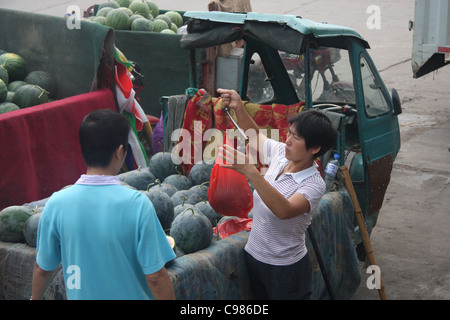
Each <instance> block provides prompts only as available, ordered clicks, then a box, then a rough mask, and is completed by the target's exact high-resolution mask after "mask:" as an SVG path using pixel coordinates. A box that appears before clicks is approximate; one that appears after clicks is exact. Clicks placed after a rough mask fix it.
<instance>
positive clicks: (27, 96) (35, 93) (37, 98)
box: [12, 84, 48, 108]
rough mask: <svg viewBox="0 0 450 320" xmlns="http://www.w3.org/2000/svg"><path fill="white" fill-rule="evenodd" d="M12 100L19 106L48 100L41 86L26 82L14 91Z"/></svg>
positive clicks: (33, 104)
mask: <svg viewBox="0 0 450 320" xmlns="http://www.w3.org/2000/svg"><path fill="white" fill-rule="evenodd" d="M12 102H13V103H14V104H16V105H18V106H19V108H28V107H32V106H36V105H38V104H41V103H46V102H48V95H47V93H46V91H45V90H44V89H42V88H41V87H39V86H36V85H32V84H26V85H24V86H22V87H20V88H19V89H18V90H17V91H16V93H15V94H14V97H13V100H12Z"/></svg>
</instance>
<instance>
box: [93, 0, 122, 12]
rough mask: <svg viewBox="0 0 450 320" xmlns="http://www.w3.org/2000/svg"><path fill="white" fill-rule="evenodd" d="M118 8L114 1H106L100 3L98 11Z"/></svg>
mask: <svg viewBox="0 0 450 320" xmlns="http://www.w3.org/2000/svg"><path fill="white" fill-rule="evenodd" d="M119 7H120V6H119V4H118V3H117V2H116V1H108V2H103V3H100V5H99V6H98V10H101V9H103V8H113V9H118V8H119Z"/></svg>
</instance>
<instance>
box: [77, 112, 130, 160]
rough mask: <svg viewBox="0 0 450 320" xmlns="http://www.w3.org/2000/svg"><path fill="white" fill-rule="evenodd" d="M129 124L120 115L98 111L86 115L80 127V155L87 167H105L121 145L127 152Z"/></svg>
mask: <svg viewBox="0 0 450 320" xmlns="http://www.w3.org/2000/svg"><path fill="white" fill-rule="evenodd" d="M129 132H130V124H129V122H128V119H127V118H126V117H125V116H124V115H123V114H121V113H118V112H116V111H113V110H111V109H99V110H95V111H92V112H91V113H89V114H88V115H86V116H85V117H84V119H83V121H82V123H81V125H80V131H79V141H80V146H81V153H82V155H83V158H84V161H85V163H86V165H87V166H90V167H103V168H104V167H107V166H108V165H109V164H110V162H111V159H112V156H113V153H114V151H116V150H117V148H118V147H119V146H121V145H123V147H124V150H125V151H126V150H127V145H128V133H129Z"/></svg>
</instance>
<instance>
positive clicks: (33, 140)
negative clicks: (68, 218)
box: [0, 89, 115, 209]
mask: <svg viewBox="0 0 450 320" xmlns="http://www.w3.org/2000/svg"><path fill="white" fill-rule="evenodd" d="M105 108H108V109H113V110H115V100H114V94H113V92H112V91H111V90H109V89H100V90H97V91H93V92H89V93H85V94H81V95H77V96H74V97H70V98H66V99H62V100H57V101H53V102H50V103H46V104H42V105H38V106H34V107H30V108H26V109H20V110H17V111H12V112H8V113H5V114H1V115H0V144H1V152H0V167H1V168H2V177H1V179H0V209H3V208H5V207H7V206H10V205H20V204H23V203H27V202H31V201H35V200H39V199H43V198H46V197H48V196H50V195H51V194H52V193H53V192H54V191H56V190H59V189H61V188H62V187H64V186H66V185H68V184H72V183H74V182H75V181H76V180H77V179H78V178H79V176H80V174H81V173H83V172H85V170H86V165H85V164H84V160H83V158H82V155H81V148H80V146H79V142H78V130H79V127H80V124H81V121H82V120H83V118H84V116H85V115H86V114H88V113H89V112H91V111H93V110H96V109H105Z"/></svg>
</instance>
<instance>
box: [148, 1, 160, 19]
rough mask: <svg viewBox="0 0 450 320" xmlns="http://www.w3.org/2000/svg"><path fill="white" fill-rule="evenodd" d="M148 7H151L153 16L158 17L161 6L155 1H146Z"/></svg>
mask: <svg viewBox="0 0 450 320" xmlns="http://www.w3.org/2000/svg"><path fill="white" fill-rule="evenodd" d="M146 2H147V5H148V8H149V9H150V13H151V14H152V16H153V17H157V16H158V15H159V8H158V6H157V4H156V3H154V2H153V1H146Z"/></svg>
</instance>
